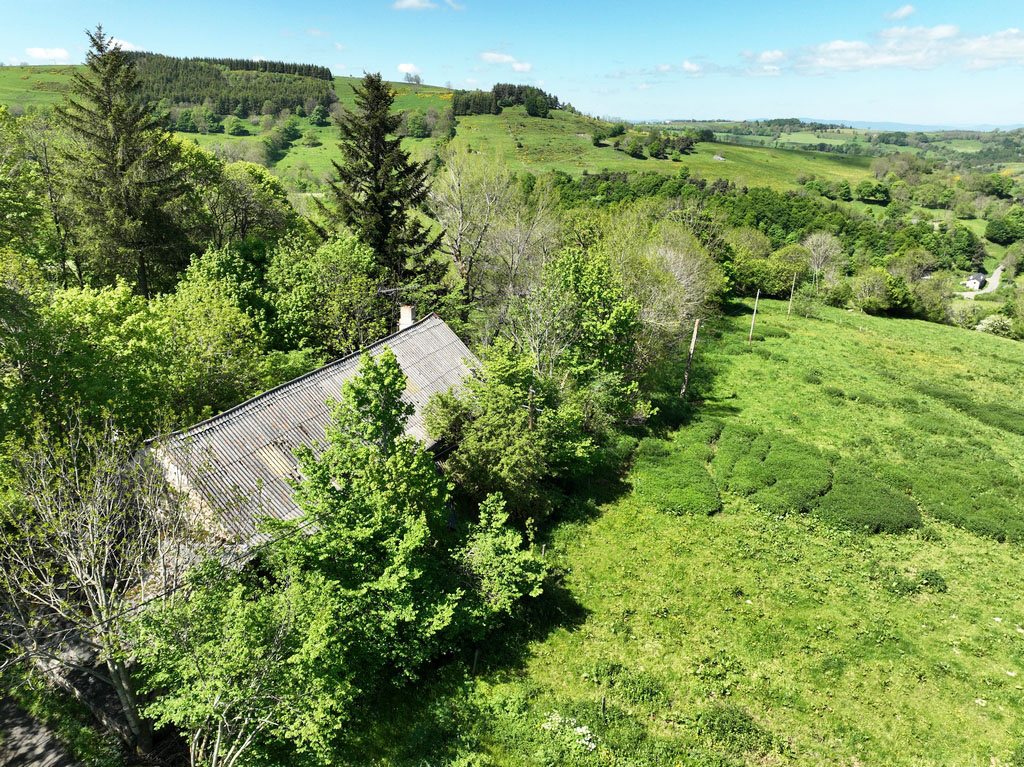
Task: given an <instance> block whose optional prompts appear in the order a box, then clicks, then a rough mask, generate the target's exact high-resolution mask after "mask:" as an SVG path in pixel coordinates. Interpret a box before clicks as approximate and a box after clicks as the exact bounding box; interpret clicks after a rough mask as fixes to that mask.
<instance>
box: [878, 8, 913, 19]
mask: <svg viewBox="0 0 1024 767" xmlns="http://www.w3.org/2000/svg"><path fill="white" fill-rule="evenodd" d="M916 10H917V9H916V8H915V7H914V6H912V5H901V6H900V7H899V8H897V9H896V10H895V11H891V12H889V13H886V14H884V16H885V18H887V19H890V20H892V21H899V20H900V19H905V18H907V17H908V16H912V15H913V14H914V11H916Z"/></svg>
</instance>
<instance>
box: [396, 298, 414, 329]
mask: <svg viewBox="0 0 1024 767" xmlns="http://www.w3.org/2000/svg"><path fill="white" fill-rule="evenodd" d="M415 322H416V310H415V309H413V308H412V307H411V306H409V305H408V304H406V305H405V306H403V307H402V309H401V313H400V314H399V316H398V329H399V330H405V329H406V328H407V327H409V326H410V325H412V324H413V323H415Z"/></svg>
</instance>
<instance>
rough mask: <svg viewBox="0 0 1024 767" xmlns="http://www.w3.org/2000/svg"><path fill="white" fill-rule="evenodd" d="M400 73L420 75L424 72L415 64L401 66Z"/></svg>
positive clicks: (399, 67)
mask: <svg viewBox="0 0 1024 767" xmlns="http://www.w3.org/2000/svg"><path fill="white" fill-rule="evenodd" d="M398 71H399V72H401V73H402V74H403V75H418V74H420V72H422V71H423V70H422V69H420V68H419V67H418V66H416V65H415V64H399V65H398Z"/></svg>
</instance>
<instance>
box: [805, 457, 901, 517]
mask: <svg viewBox="0 0 1024 767" xmlns="http://www.w3.org/2000/svg"><path fill="white" fill-rule="evenodd" d="M815 513H816V514H817V515H818V516H819V517H821V518H822V519H823V520H825V521H826V522H828V523H829V524H832V525H835V526H836V527H843V528H849V529H853V530H866V531H867V532H870V533H881V532H887V533H899V532H903V531H904V530H908V529H910V528H912V527H920V526H921V512H920V511H918V508H917V504H916V503H914V501H913V499H912V498H910V497H909V496H907V495H905V494H903V493H901V492H899V491H897V490H894V489H893V488H892V487H890V486H889V485H887V484H885V483H884V482H882V481H880V480H879V479H877V478H876V477H874V476H872V475H871V474H869V473H867V472H866V471H864V470H863V469H861V468H859V467H858V466H856V465H855V464H853V463H852V462H849V461H843V462H840V463H839V464H838V465H837V466H836V468H835V476H834V478H833V480H832V489H831V490H830V491H829V492H828V493H827V494H826V495H825V497H824V498H822V500H821V502H820V503H819V504H818V506H817V508H816V509H815Z"/></svg>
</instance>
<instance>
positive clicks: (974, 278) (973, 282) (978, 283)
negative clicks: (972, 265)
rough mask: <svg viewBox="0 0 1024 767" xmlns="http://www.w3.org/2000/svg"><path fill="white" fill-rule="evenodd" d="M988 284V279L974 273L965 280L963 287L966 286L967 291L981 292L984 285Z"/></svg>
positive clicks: (978, 273)
mask: <svg viewBox="0 0 1024 767" xmlns="http://www.w3.org/2000/svg"><path fill="white" fill-rule="evenodd" d="M986 282H988V278H987V277H986V276H985V275H984V274H982V273H981V272H975V273H974V274H972V275H971V276H969V277H968V278H967V281H966V282H965V283H964V285H966V286H967V289H968V290H981V289H982V288H983V287H985V283H986Z"/></svg>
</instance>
